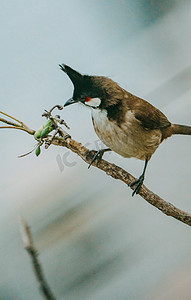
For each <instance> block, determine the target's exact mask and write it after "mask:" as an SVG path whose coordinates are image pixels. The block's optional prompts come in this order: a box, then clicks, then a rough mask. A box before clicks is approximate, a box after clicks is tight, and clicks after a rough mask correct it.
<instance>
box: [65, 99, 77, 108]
mask: <svg viewBox="0 0 191 300" xmlns="http://www.w3.org/2000/svg"><path fill="white" fill-rule="evenodd" d="M76 102H77V101H76V100H74V99H73V98H70V99H68V100H67V101H66V102H65V104H64V107H65V106H68V105H70V104H73V103H76Z"/></svg>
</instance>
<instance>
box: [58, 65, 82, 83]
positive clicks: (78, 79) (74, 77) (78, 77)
mask: <svg viewBox="0 0 191 300" xmlns="http://www.w3.org/2000/svg"><path fill="white" fill-rule="evenodd" d="M59 66H60V69H61V70H62V71H63V72H65V73H66V74H67V75H68V77H69V78H70V80H71V81H72V83H73V85H74V87H77V86H79V85H81V84H82V81H83V75H82V74H80V73H79V72H77V71H75V70H74V69H72V68H70V67H69V66H67V65H65V64H62V65H59Z"/></svg>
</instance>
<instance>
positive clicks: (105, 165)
mask: <svg viewBox="0 0 191 300" xmlns="http://www.w3.org/2000/svg"><path fill="white" fill-rule="evenodd" d="M0 121H2V120H0ZM22 124H23V123H22ZM27 128H28V127H27ZM17 129H21V128H17ZM21 130H22V129H21ZM25 131H26V132H28V133H30V134H34V133H35V131H34V130H32V129H29V130H28V131H27V130H25ZM32 132H34V133H32ZM60 135H61V136H59V137H58V136H54V138H52V136H48V137H47V138H46V139H45V144H46V143H47V144H48V145H50V144H53V145H56V146H61V147H66V148H68V149H70V150H71V151H72V152H74V153H76V154H77V155H79V156H80V157H81V158H82V159H83V160H84V161H85V162H86V163H87V164H88V165H89V164H90V163H91V161H92V158H93V156H94V155H95V151H90V150H88V149H87V148H86V147H84V146H83V145H82V144H81V143H79V142H77V141H75V140H73V139H72V138H71V137H70V135H68V133H66V132H65V131H63V130H62V132H60ZM92 165H93V166H95V167H97V168H98V169H100V170H102V171H104V172H105V173H106V174H107V175H109V176H111V177H113V178H115V179H119V180H121V181H122V182H124V183H125V184H127V185H128V186H130V185H131V183H132V182H134V181H135V177H133V176H132V175H131V174H130V173H128V172H127V171H125V170H123V169H122V168H120V167H118V166H116V165H115V164H112V163H109V162H108V161H106V160H104V159H100V160H95V161H94V162H93V163H92ZM130 188H131V189H132V190H134V187H130ZM138 194H139V195H140V196H141V197H142V198H143V199H145V200H146V201H147V202H148V203H150V204H151V205H153V206H155V207H156V208H158V209H159V210H161V212H162V213H164V214H166V215H167V216H171V217H173V218H175V219H177V220H179V221H181V222H183V223H185V224H187V225H189V226H191V214H189V213H187V212H184V211H183V210H180V209H179V208H177V207H175V206H174V205H173V204H171V203H169V202H167V201H165V200H164V199H162V198H161V197H159V196H158V195H156V194H155V193H153V192H152V191H150V190H149V189H148V188H147V187H146V186H145V185H142V186H141V188H140V190H139V193H138Z"/></svg>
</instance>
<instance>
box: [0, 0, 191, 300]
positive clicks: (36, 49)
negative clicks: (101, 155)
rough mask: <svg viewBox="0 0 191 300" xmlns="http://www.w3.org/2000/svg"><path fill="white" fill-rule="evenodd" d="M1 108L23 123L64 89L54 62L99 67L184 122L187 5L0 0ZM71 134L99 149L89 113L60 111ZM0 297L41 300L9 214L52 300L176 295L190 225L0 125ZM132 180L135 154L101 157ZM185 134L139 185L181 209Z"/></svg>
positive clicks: (187, 202) (190, 146)
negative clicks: (26, 231) (22, 221)
mask: <svg viewBox="0 0 191 300" xmlns="http://www.w3.org/2000/svg"><path fill="white" fill-rule="evenodd" d="M0 20H1V21H0V22H1V27H0V41H1V47H0V49H1V59H0V66H1V72H0V110H3V111H5V112H7V113H9V114H12V115H14V116H16V117H18V118H19V119H21V120H22V121H24V122H25V123H27V124H28V125H29V126H30V127H32V128H33V129H38V128H39V127H40V126H41V125H42V124H43V123H44V122H45V120H44V119H42V117H41V114H42V113H43V110H44V109H49V108H51V107H52V106H53V105H55V104H63V103H64V102H65V101H66V100H67V99H68V98H69V97H71V95H72V92H73V86H72V84H71V82H70V80H69V79H68V78H67V76H66V75H65V74H64V73H63V72H61V71H60V70H59V67H58V64H59V63H66V64H69V65H71V66H72V67H73V68H76V69H77V70H79V71H80V72H82V73H86V74H89V75H106V76H109V77H111V78H112V79H113V80H115V81H117V82H118V83H119V84H120V85H121V86H122V87H124V88H125V89H127V90H128V91H130V92H132V93H134V94H136V95H138V96H140V97H143V98H145V99H147V100H148V101H150V102H151V103H152V104H153V105H155V106H156V107H158V108H159V109H161V110H162V111H163V112H164V113H165V114H166V115H167V116H168V118H169V120H170V121H172V122H174V123H180V124H191V100H190V99H191V84H190V83H191V30H190V28H191V1H189V0H181V1H178V0H171V1H167V0H159V1H157V0H152V1H151V0H139V1H138V0H126V1H125V0H117V1H115V0H99V1H96V0H70V1H66V0H62V1H52V0H40V1H39V0H38V1H37V0H33V1H25V0H15V1H5V0H1V2H0ZM61 115H62V117H63V118H64V119H65V121H67V123H68V124H69V125H70V127H71V130H70V134H71V135H72V137H73V138H74V139H76V140H78V141H81V142H82V143H83V144H87V143H88V145H89V148H91V149H95V148H96V147H97V146H98V145H99V142H98V138H97V137H96V135H95V133H94V130H93V128H92V124H91V117H90V112H89V111H88V110H86V109H83V108H82V107H81V106H80V107H79V106H78V105H73V106H71V107H68V108H66V109H65V110H64V111H62V112H61ZM0 143H1V147H0V157H1V165H0V300H26V299H27V300H34V299H35V300H40V299H42V296H41V294H40V292H39V290H38V284H37V282H36V278H35V277H34V274H33V270H32V267H31V262H30V259H29V257H28V255H27V253H26V252H25V250H24V248H23V243H22V240H21V236H20V231H19V226H18V217H19V216H20V215H22V216H24V217H25V218H26V219H27V221H28V222H29V224H30V226H31V229H32V233H33V237H34V240H35V244H36V247H37V248H38V250H39V252H40V260H41V262H42V264H43V267H44V271H45V274H46V278H47V279H48V282H49V284H50V286H51V287H52V290H53V292H54V294H55V296H56V297H57V299H68V300H81V299H91V300H116V299H117V300H126V299H128V300H139V299H141V300H161V299H162V300H164V299H167V300H171V299H174V300H176V299H177V300H179V299H182V300H186V299H190V294H191V285H190V282H191V255H190V251H191V250H190V249H191V231H190V228H189V227H188V226H187V225H185V224H183V223H180V222H178V221H177V220H174V219H172V218H170V217H167V216H165V215H163V214H162V213H161V212H160V211H158V210H157V209H156V208H154V207H152V206H150V205H149V204H148V203H147V202H145V201H144V200H143V199H142V198H140V197H139V196H135V197H134V198H132V197H131V190H130V189H129V188H127V186H125V185H124V184H122V183H121V182H118V181H116V180H114V179H112V178H109V177H108V176H106V175H105V174H104V173H102V172H101V171H100V170H97V169H96V168H94V167H92V168H91V169H90V170H88V169H87V165H86V164H85V163H84V162H83V161H82V160H81V159H80V158H79V157H77V156H76V155H74V154H72V153H70V152H68V150H67V149H64V148H60V147H55V146H51V147H50V148H49V149H48V150H43V151H42V153H41V155H40V156H39V157H38V158H37V157H36V156H35V154H34V153H33V154H31V155H30V156H26V157H24V158H20V159H19V158H17V156H18V155H20V154H23V153H26V152H27V151H29V150H31V149H32V147H33V146H34V144H35V141H34V139H33V137H31V136H29V135H27V134H25V133H24V132H19V131H13V130H2V129H1V131H0ZM105 158H106V159H108V160H109V161H111V162H115V163H117V164H119V165H120V166H122V167H123V168H124V169H126V170H128V171H129V172H131V173H132V174H134V175H135V176H139V175H140V172H141V171H142V167H143V162H141V161H137V160H135V159H124V158H121V157H119V156H118V155H117V154H114V153H112V154H110V153H108V154H105ZM190 166H191V139H190V137H186V136H176V137H173V138H171V139H169V140H168V141H167V142H164V143H163V144H162V145H161V146H160V149H159V150H157V152H156V153H155V155H154V156H153V158H152V160H151V162H150V165H149V167H148V170H147V175H146V180H145V184H146V185H147V186H148V187H149V188H150V189H151V190H153V191H154V192H155V193H157V194H159V195H160V196H161V197H163V198H164V199H166V200H167V201H170V202H172V203H173V204H174V205H176V206H178V207H179V208H181V209H183V210H186V211H191V197H190V195H191V184H190V182H191V168H190Z"/></svg>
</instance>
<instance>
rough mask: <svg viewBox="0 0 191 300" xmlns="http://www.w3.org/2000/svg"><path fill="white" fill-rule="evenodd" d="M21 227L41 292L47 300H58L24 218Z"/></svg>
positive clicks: (21, 220)
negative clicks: (45, 274) (46, 276)
mask: <svg viewBox="0 0 191 300" xmlns="http://www.w3.org/2000/svg"><path fill="white" fill-rule="evenodd" d="M20 225H21V226H20V228H21V236H22V240H23V243H24V247H25V249H26V250H27V252H28V253H29V255H30V257H31V260H32V265H33V269H34V272H35V275H36V278H37V280H38V282H39V285H40V290H41V292H42V294H43V296H44V298H45V299H48V300H56V298H55V297H54V295H53V293H52V291H51V289H50V287H49V286H48V283H47V281H46V279H45V277H44V274H43V271H42V267H41V264H40V261H39V259H38V252H37V250H36V248H35V246H34V242H33V238H32V234H31V231H30V227H29V226H28V224H27V222H26V220H24V219H23V218H21V219H20Z"/></svg>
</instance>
